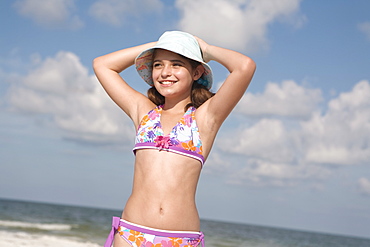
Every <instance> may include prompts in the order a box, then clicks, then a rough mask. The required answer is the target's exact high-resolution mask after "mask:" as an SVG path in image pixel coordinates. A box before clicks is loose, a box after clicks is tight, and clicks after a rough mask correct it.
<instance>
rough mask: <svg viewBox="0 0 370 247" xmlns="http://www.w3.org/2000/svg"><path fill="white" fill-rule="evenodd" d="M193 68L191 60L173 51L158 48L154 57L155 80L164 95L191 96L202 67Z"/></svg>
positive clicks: (156, 85)
mask: <svg viewBox="0 0 370 247" xmlns="http://www.w3.org/2000/svg"><path fill="white" fill-rule="evenodd" d="M199 67H202V66H198V68H195V69H194V68H192V66H191V64H190V62H189V60H188V59H187V58H184V57H182V56H180V55H179V54H176V53H173V52H171V51H167V50H162V49H157V50H156V51H155V53H154V57H153V72H152V77H153V82H154V86H155V88H156V89H157V90H158V92H159V93H160V94H161V95H163V96H164V97H175V96H179V97H189V96H190V92H191V86H192V84H193V82H194V80H197V79H199V78H200V76H201V75H202V74H201V68H199Z"/></svg>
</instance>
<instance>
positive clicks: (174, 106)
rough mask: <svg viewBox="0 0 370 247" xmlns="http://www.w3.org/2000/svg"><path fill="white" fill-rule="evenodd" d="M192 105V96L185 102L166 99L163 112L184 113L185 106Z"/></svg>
mask: <svg viewBox="0 0 370 247" xmlns="http://www.w3.org/2000/svg"><path fill="white" fill-rule="evenodd" d="M189 103H191V100H190V96H189V97H187V98H185V99H183V100H178V99H177V100H174V99H169V98H165V100H164V106H163V110H171V111H172V110H173V111H184V109H185V106H186V105H187V104H189Z"/></svg>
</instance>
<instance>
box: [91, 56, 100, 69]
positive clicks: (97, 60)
mask: <svg viewBox="0 0 370 247" xmlns="http://www.w3.org/2000/svg"><path fill="white" fill-rule="evenodd" d="M101 66H102V59H101V57H97V58H94V60H93V62H92V67H93V69H94V70H97V69H98V68H99V67H101Z"/></svg>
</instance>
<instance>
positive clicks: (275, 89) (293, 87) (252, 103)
mask: <svg viewBox="0 0 370 247" xmlns="http://www.w3.org/2000/svg"><path fill="white" fill-rule="evenodd" d="M321 101H322V95H321V91H320V89H308V88H304V87H302V86H300V85H297V83H295V82H294V81H283V82H282V83H281V85H279V84H277V83H268V84H267V85H266V88H265V91H264V92H263V93H262V94H255V95H254V94H252V93H249V92H248V93H247V94H246V95H245V96H244V97H243V98H242V100H241V101H240V103H239V104H238V107H237V109H236V110H237V111H238V112H240V113H242V114H246V115H278V116H288V117H302V118H308V117H310V116H311V114H312V113H313V111H314V110H316V109H317V106H318V103H320V102H321Z"/></svg>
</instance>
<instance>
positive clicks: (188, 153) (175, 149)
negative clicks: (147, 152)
mask: <svg viewBox="0 0 370 247" xmlns="http://www.w3.org/2000/svg"><path fill="white" fill-rule="evenodd" d="M155 145H156V144H155V143H154V142H143V143H136V144H135V147H134V149H133V151H134V153H135V151H136V150H138V149H147V148H148V149H158V150H159V148H158V147H156V146H155ZM162 150H165V151H169V152H173V153H177V154H182V155H185V156H188V157H191V158H194V159H197V160H199V161H200V163H201V164H202V166H203V164H204V157H203V155H201V154H198V153H195V152H192V151H189V150H184V149H182V148H179V147H174V146H170V147H169V148H168V149H162Z"/></svg>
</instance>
